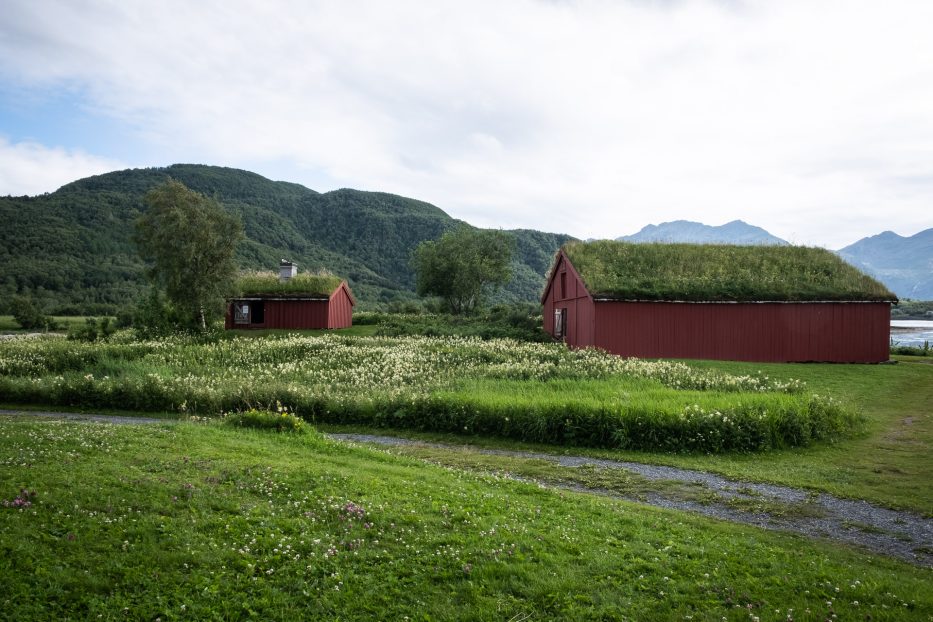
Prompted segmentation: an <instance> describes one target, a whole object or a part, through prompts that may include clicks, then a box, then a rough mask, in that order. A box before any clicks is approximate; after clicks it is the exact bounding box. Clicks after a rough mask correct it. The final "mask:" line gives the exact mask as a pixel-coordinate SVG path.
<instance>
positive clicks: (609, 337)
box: [594, 301, 890, 363]
mask: <svg viewBox="0 0 933 622" xmlns="http://www.w3.org/2000/svg"><path fill="white" fill-rule="evenodd" d="M595 332H596V337H595V342H594V345H596V346H597V347H599V348H603V349H605V350H607V351H609V352H613V353H615V354H620V355H622V356H637V357H643V358H685V359H718V360H732V361H760V362H807V361H825V362H838V363H879V362H881V361H886V360H888V349H889V344H890V304H889V303H733V304H730V303H705V304H702V303H701V304H693V303H665V302H613V301H604V302H597V303H596V330H595Z"/></svg>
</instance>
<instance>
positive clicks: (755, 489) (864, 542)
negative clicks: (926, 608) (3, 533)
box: [0, 409, 933, 568]
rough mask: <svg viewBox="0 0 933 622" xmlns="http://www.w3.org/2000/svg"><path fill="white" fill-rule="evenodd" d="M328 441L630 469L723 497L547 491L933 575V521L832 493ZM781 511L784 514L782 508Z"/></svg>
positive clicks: (574, 460) (357, 438) (94, 418)
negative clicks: (836, 545)
mask: <svg viewBox="0 0 933 622" xmlns="http://www.w3.org/2000/svg"><path fill="white" fill-rule="evenodd" d="M0 415H28V416H34V417H49V418H56V419H69V420H73V421H85V422H105V423H115V424H152V423H174V422H176V421H177V420H172V419H155V418H152V417H122V416H112V415H95V414H83V413H63V412H42V411H17V410H2V409H0ZM328 436H330V437H331V438H334V439H336V440H341V441H350V442H358V443H373V444H377V445H394V446H399V445H415V446H422V447H431V448H438V449H450V450H457V449H469V450H471V451H475V452H476V453H479V454H488V455H496V456H509V457H515V458H531V459H538V460H547V461H550V462H553V463H554V464H557V465H559V466H561V467H566V468H579V467H582V466H593V467H598V468H604V469H623V470H625V471H628V472H630V473H634V474H636V475H638V476H640V477H642V478H644V479H646V480H648V481H655V482H671V481H676V482H684V483H688V484H692V485H695V486H697V488H698V489H700V490H705V491H708V492H712V493H715V497H714V498H713V499H712V500H709V501H708V500H707V499H706V498H704V501H703V502H699V501H696V500H693V499H688V498H683V497H679V496H677V495H676V493H675V492H672V491H670V490H666V489H665V488H664V487H663V486H662V487H659V489H658V490H657V491H654V492H650V493H648V494H647V495H644V496H640V497H637V498H636V497H626V496H624V495H620V494H618V493H617V492H613V491H608V490H601V489H592V488H585V487H583V486H580V485H578V484H570V483H568V484H566V485H555V484H553V483H548V484H545V485H547V486H549V487H557V488H566V489H570V490H576V491H580V492H588V493H597V494H604V495H607V496H612V497H617V498H623V499H627V500H630V501H635V502H637V503H647V504H649V505H653V506H658V507H664V508H670V509H675V510H684V511H689V512H695V513H698V514H703V515H705V516H710V517H713V518H718V519H721V520H727V521H732V522H737V523H744V524H748V525H755V526H757V527H761V528H764V529H774V530H784V531H791V532H795V533H800V534H804V535H807V536H812V537H819V538H827V539H830V540H836V541H840V542H845V543H848V544H854V545H857V546H861V547H864V548H866V549H868V550H870V551H873V552H876V553H881V554H884V555H890V556H893V557H897V558H899V559H902V560H904V561H908V562H910V563H913V564H916V565H919V566H923V567H927V568H933V520H931V519H929V518H924V517H922V516H919V515H917V514H914V513H912V512H906V511H898V510H890V509H887V508H883V507H879V506H876V505H873V504H871V503H868V502H867V501H857V500H851V499H841V498H838V497H834V496H832V495H828V494H825V493H818V494H817V493H813V492H811V491H807V490H801V489H798V488H790V487H787V486H777V485H774V484H761V483H756V482H745V481H739V480H732V479H727V478H725V477H722V476H720V475H715V474H713V473H706V472H704V471H694V470H690V469H679V468H675V467H668V466H658V465H651V464H642V463H639V462H623V461H619V460H604V459H599V458H588V457H585V456H565V455H554V454H545V453H538V452H530V451H512V450H504V449H485V448H480V447H464V446H459V445H448V444H443V443H427V442H422V441H416V440H412V439H406V438H400V437H395V436H378V435H372V434H329V435H328ZM515 479H522V478H515ZM730 499H731V500H739V501H747V502H751V503H745V504H744V505H745V506H750V505H754V502H762V501H763V502H767V503H769V504H773V503H777V504H784V505H785V506H786V507H787V508H788V509H789V510H790V511H789V512H787V513H783V512H778V513H775V512H771V513H768V512H764V511H762V512H754V511H746V510H744V509H742V508H737V507H734V506H733V505H730V504H729V500H730ZM773 507H780V505H779V506H773ZM795 507H796V508H799V507H806V508H807V509H808V511H807V512H805V513H803V514H801V513H800V512H795V511H793V510H794V508H795Z"/></svg>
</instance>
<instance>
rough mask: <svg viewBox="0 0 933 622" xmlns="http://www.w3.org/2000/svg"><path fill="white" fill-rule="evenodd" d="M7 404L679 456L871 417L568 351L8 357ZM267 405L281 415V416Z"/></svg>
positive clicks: (117, 344)
mask: <svg viewBox="0 0 933 622" xmlns="http://www.w3.org/2000/svg"><path fill="white" fill-rule="evenodd" d="M0 401H5V402H11V403H37V404H54V405H64V406H69V405H80V406H82V407H91V408H94V407H98V408H119V409H123V410H138V411H175V412H179V413H183V414H185V415H188V416H191V415H210V416H216V415H218V414H219V413H224V412H233V413H236V414H235V415H230V416H229V417H228V423H231V424H233V425H238V426H243V427H254V428H272V429H277V430H280V431H284V430H290V431H300V429H301V419H300V418H298V417H296V416H295V415H294V413H295V412H299V413H301V416H302V417H303V418H305V419H307V420H309V421H311V422H325V423H358V424H365V425H376V426H383V427H397V428H410V429H418V430H430V431H443V432H456V433H467V434H492V435H497V436H503V437H506V438H514V439H519V440H524V441H533V442H543V443H558V444H572V445H586V446H596V447H616V448H628V449H651V450H658V449H660V450H666V451H701V452H718V451H759V450H766V449H772V448H779V447H791V446H800V445H806V444H809V443H811V442H814V441H827V440H829V441H832V440H834V439H837V438H840V437H843V436H845V435H848V434H851V433H852V432H853V431H856V430H857V429H858V428H859V426H860V418H859V417H858V415H857V414H856V413H855V412H853V411H852V409H850V408H849V407H847V406H846V405H844V404H841V403H839V402H837V401H835V400H833V399H831V398H829V397H825V396H818V395H813V394H811V393H809V392H808V391H807V389H806V387H805V385H804V383H802V382H799V381H796V380H787V379H775V378H771V377H769V376H767V375H764V374H761V373H758V374H742V375H737V374H727V373H723V372H721V371H716V370H704V369H698V368H696V367H691V366H688V365H686V364H684V363H681V362H672V361H645V360H639V359H623V358H620V357H617V356H613V355H610V354H607V353H605V352H602V351H600V350H593V349H584V350H569V349H567V348H566V347H564V346H563V345H562V344H555V343H547V344H545V343H529V342H521V341H515V340H511V339H491V340H480V339H475V338H463V337H407V338H398V337H351V336H342V335H323V336H305V335H284V336H275V337H268V338H263V339H254V338H232V339H219V340H213V341H211V340H203V339H194V338H191V337H183V336H173V337H168V338H164V339H158V340H140V339H134V338H133V337H132V335H131V334H129V333H123V334H119V335H117V336H115V337H114V338H113V339H110V340H108V341H106V342H96V343H82V342H74V341H65V340H52V339H34V340H30V341H25V340H19V341H11V342H6V343H2V344H0ZM255 404H278V405H279V406H278V408H281V409H282V410H281V411H280V410H278V408H277V409H276V410H275V411H274V412H270V413H266V412H264V411H263V409H255V408H254V406H253V405H255Z"/></svg>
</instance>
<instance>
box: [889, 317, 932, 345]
mask: <svg viewBox="0 0 933 622" xmlns="http://www.w3.org/2000/svg"><path fill="white" fill-rule="evenodd" d="M891 341H892V342H893V343H894V344H895V345H899V346H917V347H922V346H923V343H924V342H925V341H929V342H930V345H931V346H933V321H930V320H891Z"/></svg>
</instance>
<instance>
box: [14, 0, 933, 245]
mask: <svg viewBox="0 0 933 622" xmlns="http://www.w3.org/2000/svg"><path fill="white" fill-rule="evenodd" d="M2 5H3V11H2V17H0V195H7V194H12V195H22V194H40V193H43V192H53V191H54V190H55V189H57V188H58V187H60V186H61V185H63V184H65V183H68V182H70V181H73V180H75V179H78V178H81V177H86V176H88V175H94V174H99V173H103V172H107V171H112V170H118V169H124V168H135V167H150V166H167V165H169V164H173V163H178V162H186V163H202V164H214V165H220V166H230V167H236V168H243V169H247V170H250V171H254V172H257V173H259V174H261V175H264V176H266V177H269V178H271V179H276V180H283V181H291V182H297V183H301V184H303V185H305V186H308V187H309V188H312V189H314V190H318V191H321V192H324V191H328V190H333V189H337V188H357V189H361V190H375V191H383V192H391V193H395V194H400V195H404V196H408V197H413V198H416V199H420V200H424V201H428V202H430V203H433V204H434V205H437V206H438V207H440V208H441V209H443V210H444V211H446V212H447V213H448V214H450V215H451V216H453V217H455V218H460V219H462V220H465V221H467V222H469V223H471V224H474V225H477V226H482V227H492V228H502V229H513V228H533V229H540V230H544V231H552V232H560V233H569V234H571V235H574V236H576V237H579V238H593V237H595V238H604V237H609V238H613V237H618V236H622V235H628V234H631V233H634V232H636V231H638V230H639V229H641V228H642V227H643V226H645V225H648V224H657V223H660V222H665V221H671V220H677V219H685V220H694V221H700V222H704V223H706V224H711V225H718V224H723V223H726V222H729V221H732V220H735V219H741V220H744V221H746V222H748V223H751V224H753V225H757V226H760V227H764V228H765V229H767V230H768V231H770V232H771V233H773V234H774V235H777V236H779V237H781V238H784V239H786V240H788V241H790V242H792V243H795V244H806V245H816V246H825V247H828V248H841V247H843V246H845V245H847V244H850V243H852V242H854V241H856V240H858V239H860V238H862V237H865V236H869V235H874V234H877V233H880V232H882V231H885V230H893V231H895V232H897V233H899V234H901V235H912V234H914V233H917V232H918V231H920V230H923V229H927V228H930V227H933V35H931V32H933V26H931V25H933V2H930V1H929V0H913V1H907V0H886V1H885V2H877V0H871V1H868V0H865V1H863V0H840V1H828V0H779V1H775V0H762V1H760V2H759V1H743V0H695V1H690V0H684V1H679V0H655V1H650V0H615V1H609V0H579V1H575V0H547V1H545V0H539V1H532V0H510V1H508V2H503V1H501V0H497V1H492V0H470V2H448V1H445V0H435V1H431V2H422V1H412V0H393V1H392V2H385V1H372V2H368V1H359V2H356V1H349V2H348V1H334V2H316V1H310V0H301V1H295V2H287V1H263V2H238V1H236V0H222V1H212V0H199V1H198V2H190V1H188V0H184V1H176V0H162V1H159V2H141V1H134V0H126V1H120V2H114V1H107V2H104V1H100V2H94V1H73V0H69V1H62V2H55V1H48V0H3V2H2Z"/></svg>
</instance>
